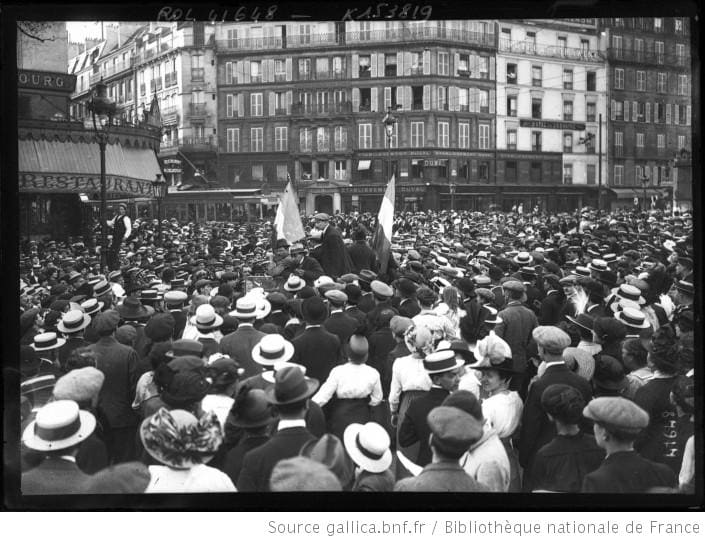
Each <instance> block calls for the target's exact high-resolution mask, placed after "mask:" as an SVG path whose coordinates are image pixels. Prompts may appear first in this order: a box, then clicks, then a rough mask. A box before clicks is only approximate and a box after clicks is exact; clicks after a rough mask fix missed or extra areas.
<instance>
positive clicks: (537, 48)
mask: <svg viewBox="0 0 705 542" xmlns="http://www.w3.org/2000/svg"><path fill="white" fill-rule="evenodd" d="M499 50H500V51H501V52H504V53H513V54H518V55H529V56H543V57H549V58H559V59H564V60H571V61H582V62H602V61H603V60H604V55H603V54H602V53H601V52H600V51H593V50H590V49H581V48H579V47H562V46H560V45H543V44H537V43H534V42H531V41H512V40H507V39H500V40H499Z"/></svg>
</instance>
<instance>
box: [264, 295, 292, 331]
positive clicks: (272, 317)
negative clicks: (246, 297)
mask: <svg viewBox="0 0 705 542" xmlns="http://www.w3.org/2000/svg"><path fill="white" fill-rule="evenodd" d="M267 301H269V303H270V305H271V306H272V310H271V312H270V313H269V314H268V315H267V316H266V317H265V318H264V320H263V322H264V323H265V324H274V325H275V326H277V327H278V328H280V329H282V330H283V329H284V326H286V323H287V322H288V321H289V314H288V313H287V312H285V310H286V302H287V300H286V296H285V295H284V294H282V293H281V292H272V293H271V294H269V295H268V296H267Z"/></svg>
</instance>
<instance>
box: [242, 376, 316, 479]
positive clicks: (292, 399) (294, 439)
mask: <svg viewBox="0 0 705 542" xmlns="http://www.w3.org/2000/svg"><path fill="white" fill-rule="evenodd" d="M318 384H319V382H318V380H316V379H314V378H308V377H305V376H304V374H303V372H302V371H301V369H299V368H298V367H285V368H283V369H281V370H279V371H277V373H276V375H275V382H274V385H272V386H270V387H268V388H267V390H266V391H265V394H266V397H267V400H268V401H269V402H270V403H271V404H273V405H275V407H276V410H277V411H278V413H279V423H278V424H277V432H276V433H274V435H272V437H271V438H270V439H269V440H268V441H267V442H266V443H264V444H262V445H261V446H258V447H257V448H254V449H253V450H250V451H249V452H247V453H246V454H245V457H244V459H243V460H242V468H241V470H240V475H239V476H238V479H237V484H236V487H237V488H238V491H241V492H242V491H258V492H265V491H269V489H270V488H269V478H270V476H271V474H272V469H273V468H274V466H275V465H276V464H277V463H278V462H279V461H281V460H282V459H288V458H290V457H294V456H297V455H299V451H300V450H301V448H302V447H303V445H304V444H306V443H307V442H308V441H310V440H313V439H314V438H315V437H314V436H313V435H312V434H311V433H310V432H309V431H308V430H307V429H306V421H305V415H306V410H307V408H308V401H309V398H310V397H311V396H312V395H313V394H314V393H315V392H316V390H317V389H318Z"/></svg>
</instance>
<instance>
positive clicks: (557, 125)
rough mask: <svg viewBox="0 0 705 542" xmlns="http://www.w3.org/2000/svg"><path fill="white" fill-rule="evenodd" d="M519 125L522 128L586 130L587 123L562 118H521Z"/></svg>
mask: <svg viewBox="0 0 705 542" xmlns="http://www.w3.org/2000/svg"><path fill="white" fill-rule="evenodd" d="M519 126H521V127H522V128H547V129H549V130H576V131H581V130H585V124H583V123H581V122H564V121H561V120H534V119H520V120H519Z"/></svg>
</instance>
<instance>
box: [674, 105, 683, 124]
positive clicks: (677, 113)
mask: <svg viewBox="0 0 705 542" xmlns="http://www.w3.org/2000/svg"><path fill="white" fill-rule="evenodd" d="M680 110H681V107H680V106H679V105H678V104H675V105H674V106H673V124H680V122H679V121H680V112H681V111H680Z"/></svg>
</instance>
